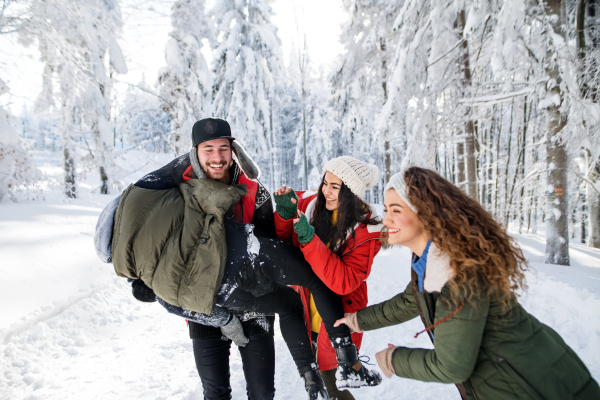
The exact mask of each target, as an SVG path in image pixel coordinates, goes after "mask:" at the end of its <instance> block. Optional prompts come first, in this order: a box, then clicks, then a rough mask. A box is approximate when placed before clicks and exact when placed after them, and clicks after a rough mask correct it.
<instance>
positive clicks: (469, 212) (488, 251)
mask: <svg viewBox="0 0 600 400" xmlns="http://www.w3.org/2000/svg"><path fill="white" fill-rule="evenodd" d="M404 180H405V182H406V188H407V196H408V199H409V201H410V202H411V203H412V204H413V205H414V206H415V207H416V209H417V211H418V213H417V215H418V217H419V220H420V221H421V223H422V224H423V228H424V229H425V232H426V233H427V234H428V235H429V237H430V238H431V241H432V242H433V243H435V244H436V246H438V247H439V248H440V249H441V250H442V251H444V252H446V253H447V254H449V256H450V266H451V268H452V269H453V270H454V272H455V276H454V278H453V279H452V280H450V281H449V282H448V286H449V289H450V297H451V298H450V302H451V303H453V304H454V305H457V304H458V303H460V302H461V301H462V300H465V301H467V302H471V301H472V300H474V299H475V298H478V297H479V296H481V295H483V296H487V297H488V298H489V299H490V300H492V301H497V302H498V303H499V305H500V306H502V307H508V306H509V304H510V303H511V302H512V301H513V300H514V299H515V296H516V293H515V292H516V291H517V290H519V289H520V290H525V289H526V288H527V284H526V283H525V271H527V260H526V259H525V257H524V256H523V252H522V251H521V249H520V248H519V247H518V245H517V244H516V241H515V240H514V239H513V238H512V237H511V236H509V235H508V233H507V232H506V230H505V229H504V228H503V227H502V225H501V224H499V223H498V222H496V220H494V218H493V217H492V215H491V214H490V213H489V212H487V211H486V210H485V209H484V208H483V207H482V206H481V204H479V202H478V201H477V200H474V199H472V198H470V197H469V196H467V195H466V194H465V193H464V192H463V191H462V190H460V189H459V188H457V187H456V186H454V185H453V184H452V183H450V182H448V181H447V180H446V179H444V178H443V177H442V176H440V175H439V174H438V173H436V172H434V171H431V170H429V169H425V168H419V167H410V168H408V169H407V170H406V171H405V172H404Z"/></svg>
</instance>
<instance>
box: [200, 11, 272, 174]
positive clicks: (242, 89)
mask: <svg viewBox="0 0 600 400" xmlns="http://www.w3.org/2000/svg"><path fill="white" fill-rule="evenodd" d="M211 14H212V16H213V18H214V20H215V22H216V24H217V31H216V33H215V37H216V42H215V44H214V46H215V52H214V59H213V66H212V70H213V73H214V85H213V96H214V102H213V107H214V111H213V115H215V116H217V117H220V118H223V119H225V120H227V121H228V122H229V124H230V125H231V128H232V130H233V135H234V136H235V137H236V138H238V139H239V140H240V141H241V143H243V144H244V145H245V146H246V148H247V150H248V152H249V154H250V155H251V156H252V157H254V158H255V160H256V161H257V162H258V163H259V165H260V166H261V168H262V169H263V171H264V172H265V174H266V175H267V176H269V177H270V179H271V180H273V182H272V183H269V184H268V186H271V185H273V184H274V183H275V180H277V176H279V173H280V172H279V168H278V167H277V156H276V149H277V143H278V138H277V136H276V134H277V131H278V130H277V129H276V127H275V126H274V121H276V120H277V118H274V115H273V109H274V104H275V102H276V101H277V97H276V96H277V85H278V84H280V82H281V81H280V80H281V78H282V72H283V68H282V67H283V66H282V62H281V43H280V40H279V37H278V36H277V28H276V27H275V26H274V25H273V23H272V22H271V15H272V9H271V7H270V6H269V5H268V4H267V2H266V1H264V0H217V1H216V3H215V5H214V7H213V9H212V12H211Z"/></svg>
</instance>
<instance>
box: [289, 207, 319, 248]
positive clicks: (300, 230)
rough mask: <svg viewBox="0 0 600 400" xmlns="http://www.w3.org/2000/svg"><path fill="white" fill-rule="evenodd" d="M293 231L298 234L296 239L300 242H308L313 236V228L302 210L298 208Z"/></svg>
mask: <svg viewBox="0 0 600 400" xmlns="http://www.w3.org/2000/svg"><path fill="white" fill-rule="evenodd" d="M294 231H295V232H296V233H297V234H298V241H299V242H300V243H302V244H307V243H310V241H311V240H312V239H313V237H315V228H314V227H313V226H312V225H311V224H309V223H308V219H307V218H306V215H304V213H303V212H301V211H300V210H298V218H294Z"/></svg>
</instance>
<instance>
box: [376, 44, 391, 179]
mask: <svg viewBox="0 0 600 400" xmlns="http://www.w3.org/2000/svg"><path fill="white" fill-rule="evenodd" d="M379 45H380V48H381V51H382V53H383V56H382V57H381V58H382V62H381V72H380V74H381V88H382V89H383V104H385V103H387V100H388V93H387V66H386V59H387V58H386V56H385V52H386V44H385V38H383V37H381V38H379ZM383 104H382V106H383ZM383 140H384V142H383V148H384V161H383V164H384V169H385V171H384V175H385V177H384V180H383V183H384V184H387V183H388V182H389V181H390V178H391V177H392V146H391V143H390V133H389V131H388V130H387V129H386V130H385V137H384V139H383Z"/></svg>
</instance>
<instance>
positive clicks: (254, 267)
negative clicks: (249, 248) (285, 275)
mask: <svg viewBox="0 0 600 400" xmlns="http://www.w3.org/2000/svg"><path fill="white" fill-rule="evenodd" d="M235 283H237V285H238V287H239V288H240V289H242V290H245V291H246V292H248V293H250V294H252V296H254V297H260V296H264V295H265V294H267V293H270V292H272V291H273V290H275V284H274V283H273V281H272V279H271V278H270V276H268V275H267V274H266V273H265V271H264V269H263V268H262V266H261V265H260V262H259V261H258V259H256V258H255V259H250V258H249V257H246V258H245V259H244V263H243V264H242V268H240V273H239V274H238V275H236V277H235Z"/></svg>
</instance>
